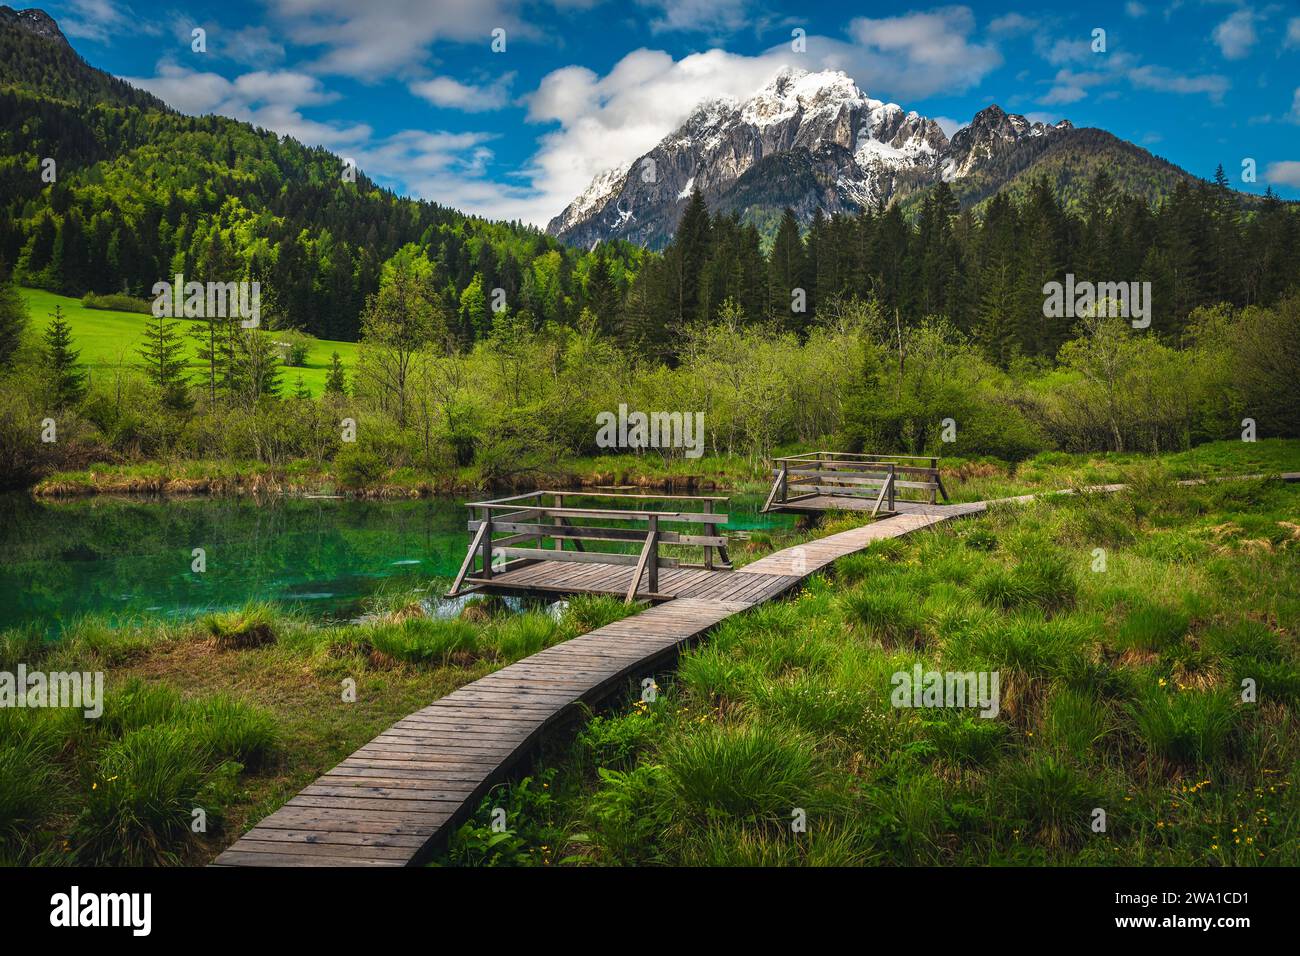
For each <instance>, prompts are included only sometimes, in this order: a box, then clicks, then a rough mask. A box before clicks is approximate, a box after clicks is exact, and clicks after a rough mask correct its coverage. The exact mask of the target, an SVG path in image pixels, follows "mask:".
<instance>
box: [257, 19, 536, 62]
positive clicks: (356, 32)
mask: <svg viewBox="0 0 1300 956" xmlns="http://www.w3.org/2000/svg"><path fill="white" fill-rule="evenodd" d="M268 5H269V7H270V9H271V12H272V15H273V16H274V17H275V18H276V19H277V20H278V21H279V22H280V23H282V24H283V26H284V29H285V31H286V33H287V35H288V38H289V39H290V40H291V41H292V42H293V43H295V44H297V45H299V46H304V47H319V48H320V49H321V51H322V52H321V54H320V56H319V58H318V59H317V60H316V61H315V62H314V63H313V64H312V68H313V69H315V70H318V71H320V72H323V73H338V74H342V75H345V76H352V77H358V78H361V79H367V80H371V79H379V78H381V77H385V76H392V75H395V74H402V73H404V72H406V71H418V70H419V69H420V64H422V63H423V62H424V60H425V58H426V56H427V52H428V47H429V45H430V44H431V43H433V42H434V41H447V40H450V41H454V42H459V43H481V44H482V45H483V50H484V52H485V53H486V52H487V51H488V50H489V49H490V45H491V40H492V30H493V29H495V28H497V27H500V28H502V29H504V30H505V31H506V50H507V52H508V51H509V44H510V41H511V40H512V39H515V40H517V39H524V38H527V37H535V36H537V35H538V31H537V29H536V28H535V27H532V26H530V25H529V24H528V23H527V22H525V21H524V20H522V19H521V18H520V17H519V16H518V14H517V12H516V8H517V6H518V3H517V0H388V2H384V3H380V2H375V0H362V2H358V0H268Z"/></svg>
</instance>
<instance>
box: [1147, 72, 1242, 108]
mask: <svg viewBox="0 0 1300 956" xmlns="http://www.w3.org/2000/svg"><path fill="white" fill-rule="evenodd" d="M1128 78H1129V80H1130V81H1132V83H1133V85H1134V86H1136V87H1139V88H1140V89H1144V90H1155V91H1157V92H1159V93H1204V94H1206V95H1207V96H1209V97H1210V99H1212V100H1214V101H1215V102H1216V103H1217V102H1219V101H1220V100H1222V99H1223V94H1224V93H1226V92H1227V91H1228V86H1229V85H1230V84H1229V83H1228V78H1227V77H1226V76H1220V75H1219V74H1217V73H1204V74H1201V75H1199V76H1192V75H1188V74H1184V73H1177V72H1175V71H1174V70H1170V69H1168V68H1167V67H1163V66H1139V67H1136V68H1135V69H1132V70H1129V72H1128Z"/></svg>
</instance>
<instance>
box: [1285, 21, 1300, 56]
mask: <svg viewBox="0 0 1300 956" xmlns="http://www.w3.org/2000/svg"><path fill="white" fill-rule="evenodd" d="M1284 46H1286V47H1287V48H1291V47H1300V17H1292V18H1291V19H1290V20H1288V21H1287V22H1286V42H1285V44H1284Z"/></svg>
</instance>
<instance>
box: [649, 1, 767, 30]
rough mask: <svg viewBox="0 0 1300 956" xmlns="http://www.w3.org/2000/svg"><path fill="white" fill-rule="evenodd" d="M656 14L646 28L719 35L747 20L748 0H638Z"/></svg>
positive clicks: (740, 25)
mask: <svg viewBox="0 0 1300 956" xmlns="http://www.w3.org/2000/svg"><path fill="white" fill-rule="evenodd" d="M638 2H639V3H640V4H641V5H642V6H644V7H648V8H650V9H653V10H655V11H656V13H657V16H655V17H654V19H652V20H651V21H650V29H651V30H653V31H654V32H656V33H660V32H668V31H681V32H691V33H707V34H710V35H723V34H727V33H734V32H735V31H736V30H739V29H741V28H742V27H743V26H745V24H746V22H747V21H748V19H749V9H748V8H749V3H748V0H638Z"/></svg>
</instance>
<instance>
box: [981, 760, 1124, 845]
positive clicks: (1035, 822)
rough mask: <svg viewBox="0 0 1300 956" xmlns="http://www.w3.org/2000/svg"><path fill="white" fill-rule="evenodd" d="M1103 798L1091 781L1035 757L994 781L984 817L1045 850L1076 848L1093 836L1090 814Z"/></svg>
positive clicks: (1068, 768)
mask: <svg viewBox="0 0 1300 956" xmlns="http://www.w3.org/2000/svg"><path fill="white" fill-rule="evenodd" d="M1103 795H1104V791H1103V788H1102V787H1101V785H1100V784H1098V783H1097V782H1096V781H1095V780H1094V779H1093V778H1091V777H1089V776H1088V775H1086V774H1084V773H1082V772H1081V771H1079V770H1076V769H1075V768H1073V767H1071V766H1070V765H1069V764H1066V763H1063V762H1062V761H1060V760H1058V759H1057V758H1056V757H1053V756H1051V755H1050V754H1037V755H1034V756H1033V757H1031V758H1030V759H1029V760H1028V762H1025V763H1019V762H1017V763H1013V764H1010V765H1009V766H1008V767H1006V768H1005V769H1004V771H1003V772H1002V773H1001V774H1000V775H999V776H998V779H997V781H996V782H995V784H994V785H992V786H990V787H989V789H988V799H989V804H990V805H989V811H988V812H989V815H990V816H991V817H995V818H996V817H999V816H1000V817H1002V818H1003V819H1004V820H1005V821H1006V822H1007V823H1008V824H1011V825H1013V826H1014V827H1015V828H1017V829H1019V830H1020V831H1021V832H1022V833H1024V834H1025V835H1026V836H1029V837H1031V838H1033V839H1037V840H1038V841H1039V842H1040V843H1042V844H1044V845H1046V846H1048V847H1051V848H1060V847H1067V846H1078V845H1080V844H1082V843H1083V842H1084V841H1085V840H1086V839H1087V838H1088V837H1089V836H1090V835H1091V833H1092V819H1093V818H1092V812H1093V810H1094V809H1095V808H1096V807H1098V806H1099V805H1103ZM1104 808H1105V807H1104V805H1103V809H1104Z"/></svg>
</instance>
